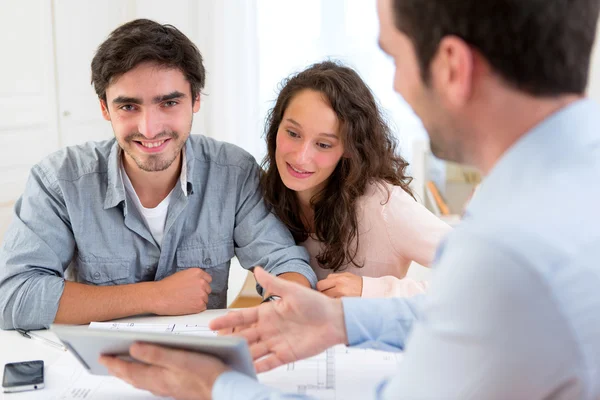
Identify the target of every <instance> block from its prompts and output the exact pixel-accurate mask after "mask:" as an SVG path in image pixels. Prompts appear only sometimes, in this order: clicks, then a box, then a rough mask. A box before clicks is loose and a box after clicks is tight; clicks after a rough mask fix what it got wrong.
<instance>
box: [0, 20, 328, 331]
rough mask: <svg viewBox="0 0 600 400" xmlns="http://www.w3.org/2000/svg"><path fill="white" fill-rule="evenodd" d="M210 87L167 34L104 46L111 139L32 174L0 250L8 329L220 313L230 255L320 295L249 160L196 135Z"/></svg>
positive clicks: (96, 62)
mask: <svg viewBox="0 0 600 400" xmlns="http://www.w3.org/2000/svg"><path fill="white" fill-rule="evenodd" d="M204 82H205V71H204V66H203V64H202V56H201V54H200V52H199V51H198V49H197V48H196V46H195V45H194V44H193V43H192V42H191V41H190V40H189V39H188V38H187V37H186V36H185V35H184V34H182V33H181V32H180V31H179V30H177V29H176V28H175V27H173V26H170V25H160V24H158V23H156V22H153V21H149V20H143V19H142V20H135V21H132V22H129V23H127V24H125V25H123V26H121V27H119V28H117V29H116V30H115V31H113V32H112V33H111V34H110V36H109V37H108V39H107V40H106V41H105V42H104V43H102V44H101V45H100V47H99V48H98V50H97V52H96V54H95V56H94V59H93V61H92V83H93V85H94V88H95V90H96V93H97V94H98V98H99V100H100V107H101V111H102V115H103V116H104V118H105V119H106V120H107V121H110V123H111V125H112V128H113V131H114V135H115V138H114V139H112V140H108V141H104V142H93V143H92V142H90V143H86V144H84V145H81V146H75V147H68V148H66V149H63V150H60V151H58V152H56V153H54V154H52V155H50V156H49V157H48V158H46V159H45V160H43V161H42V162H40V163H39V164H37V165H35V166H34V167H33V169H32V171H31V176H30V178H29V180H28V183H27V187H26V189H25V192H24V194H23V195H22V197H21V198H20V199H19V200H18V201H17V203H16V205H15V210H14V217H13V222H12V224H11V225H10V227H9V229H8V231H7V233H6V239H5V242H4V245H3V246H2V249H1V250H0V326H1V327H2V328H3V329H12V328H27V329H32V328H41V327H47V326H49V325H50V324H51V323H52V322H56V323H67V324H83V323H88V322H90V321H103V320H109V319H115V318H121V317H126V316H131V315H137V314H144V313H154V314H160V315H180V314H190V313H198V312H201V311H203V310H205V309H207V308H224V307H226V304H227V280H228V275H229V265H230V259H231V258H232V257H233V256H234V254H235V255H237V257H238V259H239V261H240V263H241V265H242V266H244V267H245V268H252V267H254V266H257V265H260V266H263V267H264V268H266V269H267V270H268V271H269V272H271V273H273V274H275V275H279V276H281V277H282V278H285V279H289V280H291V281H295V282H297V283H300V284H302V285H305V286H308V287H310V286H313V287H314V285H315V284H316V276H315V274H314V272H313V271H312V269H311V268H310V266H309V265H308V254H307V253H306V251H305V250H304V249H303V248H302V247H299V246H295V245H294V241H293V238H292V236H291V234H290V232H289V231H288V230H287V229H286V228H285V226H284V225H283V224H282V223H281V222H280V221H279V220H278V219H277V218H276V217H275V216H274V215H273V214H271V213H270V212H269V211H268V210H267V208H266V207H265V205H264V204H263V201H262V198H261V195H260V193H261V192H260V189H259V186H258V185H259V181H258V179H259V167H258V165H257V164H256V162H255V160H254V159H253V158H252V157H251V156H250V155H249V154H248V153H246V152H245V151H243V150H242V149H240V148H238V147H236V146H234V145H231V144H226V143H221V142H218V141H216V140H213V139H209V138H207V137H204V136H197V135H190V130H191V126H192V117H193V114H194V113H196V112H197V111H198V110H199V109H200V103H201V97H200V92H201V90H202V88H203V87H204ZM68 267H70V269H71V270H72V272H73V275H74V276H75V281H70V280H67V279H65V271H66V270H67V268H68Z"/></svg>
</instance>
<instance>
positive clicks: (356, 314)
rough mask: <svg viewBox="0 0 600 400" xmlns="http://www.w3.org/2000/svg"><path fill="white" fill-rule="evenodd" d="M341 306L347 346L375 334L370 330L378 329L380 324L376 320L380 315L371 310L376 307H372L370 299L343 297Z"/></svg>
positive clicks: (367, 339)
mask: <svg viewBox="0 0 600 400" xmlns="http://www.w3.org/2000/svg"><path fill="white" fill-rule="evenodd" d="M378 300H379V299H378ZM342 307H343V309H344V323H345V325H346V334H347V336H348V345H349V346H356V345H360V344H361V343H364V342H368V341H371V340H372V338H373V337H374V336H377V335H373V332H372V331H373V330H378V327H379V326H380V325H381V323H380V322H379V321H378V320H379V319H381V316H380V315H379V313H374V312H373V310H376V309H377V308H373V304H372V301H369V300H365V299H361V298H360V297H343V298H342ZM368 328H369V329H368ZM373 328H375V329H373Z"/></svg>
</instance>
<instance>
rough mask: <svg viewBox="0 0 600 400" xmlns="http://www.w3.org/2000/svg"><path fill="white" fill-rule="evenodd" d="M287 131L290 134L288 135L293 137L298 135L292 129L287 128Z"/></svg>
mask: <svg viewBox="0 0 600 400" xmlns="http://www.w3.org/2000/svg"><path fill="white" fill-rule="evenodd" d="M287 133H288V135H290V137H293V138H296V137H299V135H298V134H297V133H296V132H294V131H290V130H288V131H287Z"/></svg>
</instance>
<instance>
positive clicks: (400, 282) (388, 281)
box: [361, 275, 429, 298]
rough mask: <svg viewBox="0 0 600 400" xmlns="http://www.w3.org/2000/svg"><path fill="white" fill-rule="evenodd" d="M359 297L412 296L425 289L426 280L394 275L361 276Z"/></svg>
mask: <svg viewBox="0 0 600 400" xmlns="http://www.w3.org/2000/svg"><path fill="white" fill-rule="evenodd" d="M362 280H363V286H362V294H361V297H364V298H375V297H412V296H415V295H417V294H423V293H425V292H426V291H427V288H428V287H429V283H428V282H427V281H416V280H414V279H411V278H402V279H400V278H396V277H395V276H391V275H390V276H381V277H378V278H372V277H368V276H363V277H362Z"/></svg>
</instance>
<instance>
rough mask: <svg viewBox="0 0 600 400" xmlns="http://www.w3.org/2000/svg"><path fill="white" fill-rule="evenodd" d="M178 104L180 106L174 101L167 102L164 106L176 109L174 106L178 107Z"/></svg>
mask: <svg viewBox="0 0 600 400" xmlns="http://www.w3.org/2000/svg"><path fill="white" fill-rule="evenodd" d="M177 104H178V103H177V102H176V101H173V100H171V101H166V102H165V103H164V106H165V107H174V106H176V105H177Z"/></svg>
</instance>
